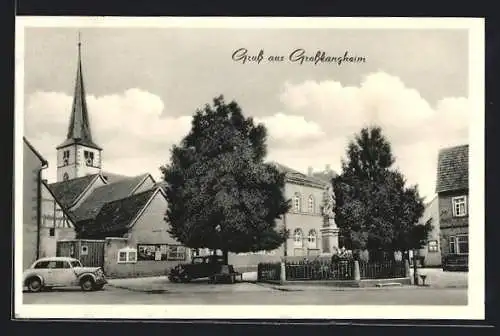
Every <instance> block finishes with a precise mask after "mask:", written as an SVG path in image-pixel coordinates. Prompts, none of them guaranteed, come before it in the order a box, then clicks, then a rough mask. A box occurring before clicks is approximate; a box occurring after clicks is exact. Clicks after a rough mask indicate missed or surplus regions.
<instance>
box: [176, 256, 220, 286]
mask: <svg viewBox="0 0 500 336" xmlns="http://www.w3.org/2000/svg"><path fill="white" fill-rule="evenodd" d="M222 265H224V258H223V257H221V256H214V255H209V256H196V257H193V258H192V260H191V263H188V264H179V265H177V266H175V267H174V268H172V269H171V270H170V271H169V272H168V279H169V280H170V281H172V282H189V281H190V280H191V279H200V278H211V277H213V276H214V274H217V273H219V271H220V269H221V266H222Z"/></svg>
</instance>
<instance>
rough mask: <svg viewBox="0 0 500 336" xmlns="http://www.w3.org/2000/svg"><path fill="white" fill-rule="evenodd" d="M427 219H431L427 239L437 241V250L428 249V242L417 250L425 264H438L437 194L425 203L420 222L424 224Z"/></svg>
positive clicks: (439, 260) (439, 253) (439, 255)
mask: <svg viewBox="0 0 500 336" xmlns="http://www.w3.org/2000/svg"><path fill="white" fill-rule="evenodd" d="M429 219H431V225H432V230H431V232H430V233H429V237H428V241H437V251H430V250H429V244H426V245H425V246H423V248H421V249H420V250H419V256H423V257H424V265H425V266H440V265H441V242H440V228H439V198H438V197H437V196H436V197H435V198H434V199H433V200H432V201H430V202H429V203H428V204H427V205H426V207H425V210H424V214H423V215H422V218H421V220H420V224H425V223H426V222H427V221H428V220H429Z"/></svg>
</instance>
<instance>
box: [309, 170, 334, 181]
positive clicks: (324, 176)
mask: <svg viewBox="0 0 500 336" xmlns="http://www.w3.org/2000/svg"><path fill="white" fill-rule="evenodd" d="M312 176H313V177H314V178H316V179H319V180H321V181H324V182H326V183H331V182H332V179H333V178H334V177H336V176H337V173H336V172H334V171H333V170H330V171H322V172H316V173H313V174H312Z"/></svg>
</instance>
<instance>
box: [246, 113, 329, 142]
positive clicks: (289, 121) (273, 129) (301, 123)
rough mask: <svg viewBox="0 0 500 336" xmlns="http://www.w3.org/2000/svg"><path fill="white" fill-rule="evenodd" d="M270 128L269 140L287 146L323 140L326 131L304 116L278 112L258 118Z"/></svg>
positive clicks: (259, 121) (258, 120)
mask: <svg viewBox="0 0 500 336" xmlns="http://www.w3.org/2000/svg"><path fill="white" fill-rule="evenodd" d="M255 121H256V122H258V123H263V124H264V125H265V126H266V128H267V130H268V140H269V141H270V142H271V143H273V144H275V146H282V147H287V146H290V145H294V144H297V143H304V142H312V141H318V140H321V138H323V137H324V136H325V133H324V132H323V130H322V129H321V127H320V126H319V125H318V124H317V123H315V122H313V121H308V120H306V118H305V117H304V116H298V115H286V114H283V113H277V114H274V115H272V116H268V117H263V118H256V119H255Z"/></svg>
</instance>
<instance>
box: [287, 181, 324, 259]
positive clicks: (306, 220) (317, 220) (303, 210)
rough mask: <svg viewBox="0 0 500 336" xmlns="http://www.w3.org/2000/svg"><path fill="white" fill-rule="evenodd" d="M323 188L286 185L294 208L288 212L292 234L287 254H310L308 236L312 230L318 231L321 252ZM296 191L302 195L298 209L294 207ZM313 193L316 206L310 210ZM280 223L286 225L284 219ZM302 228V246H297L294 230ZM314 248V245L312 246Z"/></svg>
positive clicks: (288, 241) (317, 243)
mask: <svg viewBox="0 0 500 336" xmlns="http://www.w3.org/2000/svg"><path fill="white" fill-rule="evenodd" d="M323 192H324V190H323V189H320V188H313V187H309V186H303V185H299V184H295V183H287V184H286V185H285V197H286V198H287V199H291V200H292V201H291V203H292V208H291V209H290V211H289V212H288V213H287V214H286V218H285V221H286V228H287V229H288V230H289V232H290V236H289V238H288V240H287V246H286V248H287V255H288V256H294V255H304V256H306V255H307V254H308V248H309V243H308V241H307V236H308V234H309V231H310V230H315V231H316V245H315V248H317V249H318V250H319V251H316V253H320V252H321V249H322V244H321V232H320V229H321V227H322V226H323V216H322V215H321V209H320V206H321V202H322V199H323ZM295 193H299V194H300V196H301V202H300V203H301V206H300V210H299V211H296V210H295V209H294V201H293V197H294V195H295ZM309 195H312V196H313V197H314V208H313V212H309V209H308V197H309ZM279 222H280V225H284V223H283V219H282V220H280V221H279ZM297 228H300V229H301V230H302V233H303V242H302V248H298V247H295V244H294V237H293V232H294V230H295V229H297ZM311 248H313V247H311Z"/></svg>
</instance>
